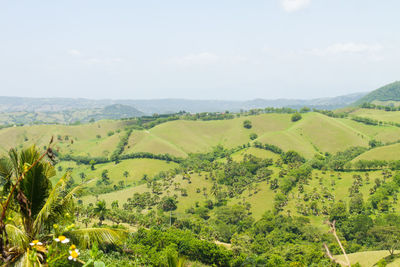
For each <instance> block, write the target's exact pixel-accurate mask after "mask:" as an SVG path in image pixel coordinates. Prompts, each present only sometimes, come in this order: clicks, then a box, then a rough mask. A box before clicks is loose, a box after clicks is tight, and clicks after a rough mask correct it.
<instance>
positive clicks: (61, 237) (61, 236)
mask: <svg viewBox="0 0 400 267" xmlns="http://www.w3.org/2000/svg"><path fill="white" fill-rule="evenodd" d="M58 239H60V241H64V240H65V239H66V237H65V236H63V235H60V236H59V237H58Z"/></svg>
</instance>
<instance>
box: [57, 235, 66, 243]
mask: <svg viewBox="0 0 400 267" xmlns="http://www.w3.org/2000/svg"><path fill="white" fill-rule="evenodd" d="M54 240H55V241H56V242H61V243H63V244H66V243H68V242H69V239H68V238H66V237H65V236H63V235H60V236H59V237H57V238H55V239H54Z"/></svg>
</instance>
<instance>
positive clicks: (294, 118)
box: [291, 112, 302, 122]
mask: <svg viewBox="0 0 400 267" xmlns="http://www.w3.org/2000/svg"><path fill="white" fill-rule="evenodd" d="M301 118H302V117H301V114H300V113H298V112H296V113H294V114H293V115H292V118H291V119H292V121H293V122H295V121H299V120H301Z"/></svg>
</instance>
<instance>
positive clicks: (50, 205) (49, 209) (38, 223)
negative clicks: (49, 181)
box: [33, 173, 69, 231]
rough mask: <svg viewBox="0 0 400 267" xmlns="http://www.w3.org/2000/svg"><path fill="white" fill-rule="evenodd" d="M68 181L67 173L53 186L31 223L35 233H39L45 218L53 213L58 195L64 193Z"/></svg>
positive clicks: (58, 199) (58, 198)
mask: <svg viewBox="0 0 400 267" xmlns="http://www.w3.org/2000/svg"><path fill="white" fill-rule="evenodd" d="M68 179H69V173H65V174H64V175H63V176H62V177H61V178H60V179H59V180H58V182H57V184H56V185H55V186H54V188H53V190H51V192H50V194H49V197H48V198H47V200H46V202H45V203H44V205H43V207H42V209H41V210H40V211H39V213H38V214H37V216H36V219H35V221H34V223H33V229H35V231H39V230H40V229H41V227H42V225H43V224H44V223H45V221H46V220H47V218H49V216H50V215H52V213H53V212H54V210H55V208H56V206H58V202H59V201H60V195H61V193H62V192H63V191H64V189H65V187H66V184H67V182H68Z"/></svg>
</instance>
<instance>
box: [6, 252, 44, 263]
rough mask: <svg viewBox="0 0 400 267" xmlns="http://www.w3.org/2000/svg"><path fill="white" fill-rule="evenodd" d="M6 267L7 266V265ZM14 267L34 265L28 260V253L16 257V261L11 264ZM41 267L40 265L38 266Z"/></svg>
mask: <svg viewBox="0 0 400 267" xmlns="http://www.w3.org/2000/svg"><path fill="white" fill-rule="evenodd" d="M7 266H8V265H7ZM12 266H14V267H34V264H33V263H32V262H31V261H30V260H29V256H28V251H25V253H24V254H22V255H21V256H19V257H18V259H17V260H16V261H15V262H13V264H12ZM39 266H41V265H39Z"/></svg>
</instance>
